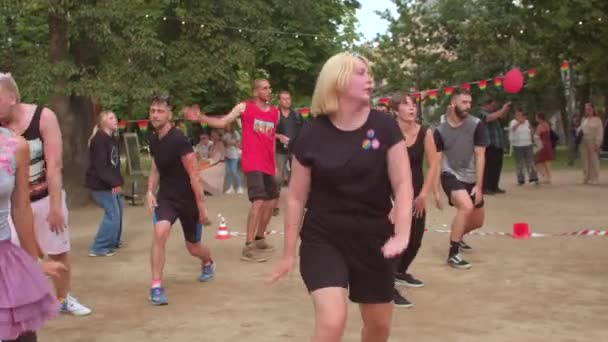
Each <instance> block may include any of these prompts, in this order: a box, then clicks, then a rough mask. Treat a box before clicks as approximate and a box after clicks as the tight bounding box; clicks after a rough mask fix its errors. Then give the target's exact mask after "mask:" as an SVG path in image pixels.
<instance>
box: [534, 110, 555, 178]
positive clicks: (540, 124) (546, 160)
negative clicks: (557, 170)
mask: <svg viewBox="0 0 608 342" xmlns="http://www.w3.org/2000/svg"><path fill="white" fill-rule="evenodd" d="M534 134H535V135H536V136H537V137H538V140H540V142H541V145H542V148H541V149H540V150H539V151H538V152H536V156H535V163H536V170H537V171H538V173H539V174H540V178H541V179H540V181H541V183H544V184H551V161H552V160H553V159H555V157H554V155H553V147H551V126H549V123H548V122H547V119H546V117H545V114H544V113H536V130H535V132H534Z"/></svg>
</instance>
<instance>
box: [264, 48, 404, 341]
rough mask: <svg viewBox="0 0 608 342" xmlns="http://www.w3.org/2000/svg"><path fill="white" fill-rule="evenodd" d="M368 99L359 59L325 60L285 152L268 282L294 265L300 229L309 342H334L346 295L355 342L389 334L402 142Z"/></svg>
mask: <svg viewBox="0 0 608 342" xmlns="http://www.w3.org/2000/svg"><path fill="white" fill-rule="evenodd" d="M371 92H372V81H371V78H370V75H369V66H368V62H367V60H366V59H364V58H362V57H360V56H358V55H353V54H350V53H340V54H338V55H335V56H333V57H332V58H330V59H329V60H328V61H327V62H326V63H325V65H324V66H323V69H322V70H321V73H320V75H319V78H318V80H317V85H316V88H315V92H314V95H313V100H312V113H313V115H315V118H314V119H313V120H311V121H310V122H308V123H307V124H306V125H305V126H304V127H303V128H302V130H301V131H300V134H299V136H298V138H297V139H296V140H295V142H294V143H293V146H292V148H293V155H294V157H295V158H293V163H292V174H291V180H290V184H289V192H288V198H287V214H286V218H285V224H286V225H285V248H284V251H283V257H282V259H281V261H280V264H279V265H278V267H277V269H276V270H275V272H274V273H273V276H272V278H271V280H270V282H274V281H276V280H278V279H279V278H281V277H282V276H283V275H284V274H285V273H287V272H289V271H290V270H291V269H292V268H293V264H294V261H295V258H296V245H297V240H298V235H297V234H298V230H299V229H298V228H299V227H300V224H302V229H301V232H300V237H301V240H302V243H301V246H300V271H301V274H302V278H303V280H304V283H305V285H306V287H307V289H308V291H309V292H310V294H311V297H312V301H313V304H314V307H315V331H314V337H313V341H340V340H341V338H342V335H343V333H344V325H345V322H346V308H347V305H346V300H345V297H346V293H347V288H348V291H349V297H350V299H351V300H352V301H353V302H356V303H359V304H360V305H359V308H360V311H361V316H362V318H363V330H362V340H363V341H386V340H387V339H388V336H389V331H390V324H391V318H392V311H393V304H392V301H393V289H394V262H393V261H392V260H391V259H392V258H394V257H395V256H397V255H399V254H401V252H402V251H403V250H404V249H405V247H406V246H407V243H408V239H409V235H410V234H409V230H410V223H411V215H412V199H413V198H412V186H411V175H410V167H409V161H408V158H407V153H406V148H405V142H404V141H403V135H402V134H401V132H400V131H399V127H398V126H397V124H396V123H395V120H394V119H392V118H391V117H390V116H388V115H386V113H381V112H377V111H374V110H370V95H371ZM393 194H395V207H396V210H395V216H394V225H393V223H392V222H391V221H390V219H389V213H390V211H391V208H392V204H391V197H392V195H393ZM305 206H306V208H307V212H306V216H305V217H304V221H303V223H302V216H303V213H304V207H305Z"/></svg>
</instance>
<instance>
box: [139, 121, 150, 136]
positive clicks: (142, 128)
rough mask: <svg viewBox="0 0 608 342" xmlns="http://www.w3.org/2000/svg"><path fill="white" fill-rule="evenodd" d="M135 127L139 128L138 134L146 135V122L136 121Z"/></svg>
mask: <svg viewBox="0 0 608 342" xmlns="http://www.w3.org/2000/svg"><path fill="white" fill-rule="evenodd" d="M137 127H139V131H140V132H142V133H146V132H147V131H148V120H139V121H137Z"/></svg>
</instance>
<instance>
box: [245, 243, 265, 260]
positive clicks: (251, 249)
mask: <svg viewBox="0 0 608 342" xmlns="http://www.w3.org/2000/svg"><path fill="white" fill-rule="evenodd" d="M241 260H243V261H248V262H265V261H266V260H267V259H266V258H264V257H262V256H260V255H259V254H258V250H257V249H256V248H255V244H253V243H252V244H250V245H249V246H245V247H243V252H242V254H241Z"/></svg>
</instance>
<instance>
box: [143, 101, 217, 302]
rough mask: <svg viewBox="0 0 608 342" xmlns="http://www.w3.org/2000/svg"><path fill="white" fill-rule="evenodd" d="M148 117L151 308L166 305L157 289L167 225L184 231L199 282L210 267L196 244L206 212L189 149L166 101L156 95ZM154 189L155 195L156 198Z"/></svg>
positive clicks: (212, 266) (205, 251)
mask: <svg viewBox="0 0 608 342" xmlns="http://www.w3.org/2000/svg"><path fill="white" fill-rule="evenodd" d="M149 115H150V122H151V123H152V126H153V127H154V131H155V132H154V134H153V135H152V136H151V137H150V154H151V155H152V157H153V159H152V165H151V168H150V176H149V178H148V193H147V195H146V199H147V205H148V209H149V210H150V212H151V213H152V214H153V223H154V240H153V243H152V253H151V254H152V255H151V260H150V261H151V266H152V284H151V286H150V302H151V303H152V304H153V305H166V304H167V298H166V297H165V293H164V290H163V287H162V284H161V281H162V276H163V268H164V266H165V245H166V244H167V240H168V239H169V233H170V232H171V226H172V225H173V224H174V223H175V221H176V220H177V219H179V221H180V223H181V225H182V230H183V231H184V239H185V240H186V249H187V250H188V252H189V253H190V255H192V256H193V257H195V258H198V259H199V260H200V261H201V274H200V276H199V278H198V280H199V281H201V282H204V281H208V280H211V278H213V275H214V272H215V264H214V263H213V260H212V259H211V253H210V252H209V249H208V248H207V247H206V246H203V245H202V244H201V233H202V227H203V224H205V223H207V212H206V210H205V200H204V196H203V189H202V187H201V183H200V182H199V176H198V169H197V161H196V155H195V153H194V150H193V149H192V145H190V142H189V141H188V138H186V136H185V135H184V134H183V133H182V132H181V131H180V130H179V129H178V128H177V127H174V126H172V125H171V104H170V101H169V97H167V96H155V97H154V98H153V99H152V104H151V105H150V113H149ZM157 185H158V187H159V189H158V194H155V191H156V187H157ZM157 196H158V197H157Z"/></svg>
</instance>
